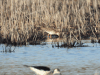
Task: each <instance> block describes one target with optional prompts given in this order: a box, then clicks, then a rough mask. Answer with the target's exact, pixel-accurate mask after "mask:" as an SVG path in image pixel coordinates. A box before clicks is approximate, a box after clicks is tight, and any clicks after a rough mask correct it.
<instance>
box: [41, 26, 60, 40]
mask: <svg viewBox="0 0 100 75" xmlns="http://www.w3.org/2000/svg"><path fill="white" fill-rule="evenodd" d="M41 29H42V30H43V31H45V32H47V33H48V36H49V35H50V38H51V35H58V36H60V32H59V31H56V30H54V29H52V28H45V27H41Z"/></svg>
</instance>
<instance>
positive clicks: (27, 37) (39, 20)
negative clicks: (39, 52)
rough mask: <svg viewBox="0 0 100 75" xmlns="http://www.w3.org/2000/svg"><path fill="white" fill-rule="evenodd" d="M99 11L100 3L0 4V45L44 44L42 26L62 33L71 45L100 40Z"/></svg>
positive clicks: (12, 0) (29, 0) (5, 0)
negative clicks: (76, 42)
mask: <svg viewBox="0 0 100 75" xmlns="http://www.w3.org/2000/svg"><path fill="white" fill-rule="evenodd" d="M86 3H87V5H86ZM99 11H100V1H99V0H0V38H2V39H1V40H0V41H3V42H4V40H5V41H6V42H11V43H22V42H25V43H26V42H29V41H37V40H41V39H43V37H44V36H43V31H42V30H40V29H38V27H39V26H40V27H41V26H42V25H45V27H54V28H55V29H56V30H59V29H60V32H62V35H63V37H66V38H68V37H69V40H70V41H71V40H72V39H71V38H74V39H78V40H81V39H86V38H89V37H90V36H93V35H94V36H95V37H96V38H98V37H99V36H97V35H98V34H99V32H100V27H99V22H100V16H99V14H100V12H99ZM73 35H74V36H73Z"/></svg>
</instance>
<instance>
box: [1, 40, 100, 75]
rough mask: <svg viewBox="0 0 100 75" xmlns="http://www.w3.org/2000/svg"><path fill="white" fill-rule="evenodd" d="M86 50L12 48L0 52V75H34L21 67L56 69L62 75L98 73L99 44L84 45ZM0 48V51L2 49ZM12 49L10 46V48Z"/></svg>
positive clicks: (99, 60) (48, 43) (33, 46)
mask: <svg viewBox="0 0 100 75" xmlns="http://www.w3.org/2000/svg"><path fill="white" fill-rule="evenodd" d="M85 44H86V45H89V47H74V48H57V47H54V48H52V45H51V42H47V44H46V45H28V46H22V47H16V49H15V52H11V53H9V52H0V75H35V74H34V73H33V72H32V71H31V70H30V69H29V68H27V67H24V66H23V65H30V66H32V65H35V66H38V65H39V66H48V67H50V68H51V70H53V69H54V68H59V69H60V70H61V72H62V75H94V73H95V71H98V72H99V71H100V45H99V44H98V43H95V44H92V43H89V42H88V41H86V42H85ZM2 46H3V47H4V46H5V45H0V51H2V50H3V48H2ZM12 49H13V47H12Z"/></svg>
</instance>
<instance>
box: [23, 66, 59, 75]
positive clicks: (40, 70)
mask: <svg viewBox="0 0 100 75" xmlns="http://www.w3.org/2000/svg"><path fill="white" fill-rule="evenodd" d="M24 66H26V67H29V68H30V69H31V70H32V71H34V72H35V73H36V74H37V75H61V73H60V70H59V69H58V68H57V69H54V70H53V71H50V68H49V67H46V66H28V65H24Z"/></svg>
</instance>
